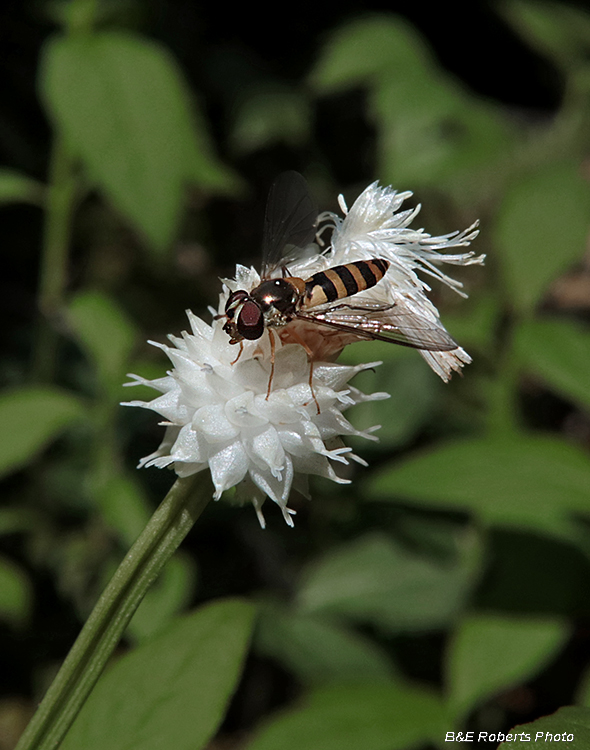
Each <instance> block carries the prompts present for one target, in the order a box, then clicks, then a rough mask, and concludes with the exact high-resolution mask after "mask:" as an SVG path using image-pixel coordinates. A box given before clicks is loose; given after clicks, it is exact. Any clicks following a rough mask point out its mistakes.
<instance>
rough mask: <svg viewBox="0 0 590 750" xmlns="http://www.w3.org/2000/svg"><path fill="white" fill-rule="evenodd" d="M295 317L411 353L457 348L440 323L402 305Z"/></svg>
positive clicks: (341, 308)
mask: <svg viewBox="0 0 590 750" xmlns="http://www.w3.org/2000/svg"><path fill="white" fill-rule="evenodd" d="M297 317H298V318H300V319H301V320H307V321H309V322H313V323H316V324H318V325H322V326H329V327H330V328H336V329H338V330H340V331H343V332H346V333H351V334H353V335H355V336H358V337H359V338H360V339H378V340H379V341H389V342H391V343H393V344H401V346H411V347H413V348H414V349H427V350H430V351H434V352H445V351H452V350H453V349H457V348H458V346H459V345H458V344H457V342H456V341H455V340H454V339H453V338H452V337H451V336H450V334H449V333H448V332H447V331H446V329H445V328H444V327H443V325H442V323H438V322H436V321H433V320H430V319H429V318H426V317H424V316H422V315H418V314H416V313H414V312H413V311H411V310H409V309H407V308H403V307H402V306H401V304H393V305H391V306H377V305H375V306H374V307H371V306H368V307H360V306H356V307H355V306H353V305H346V304H339V305H336V306H334V307H331V308H328V309H323V310H322V309H320V310H318V311H315V310H314V311H313V312H309V311H305V312H298V313H297Z"/></svg>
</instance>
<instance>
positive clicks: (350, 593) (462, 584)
mask: <svg viewBox="0 0 590 750" xmlns="http://www.w3.org/2000/svg"><path fill="white" fill-rule="evenodd" d="M462 555H463V556H464V559H463V560H461V559H459V560H458V561H456V562H450V563H449V561H445V562H444V563H441V562H437V561H436V560H433V559H431V558H428V557H425V556H420V555H416V554H411V553H410V552H407V551H405V550H403V549H402V548H401V547H399V546H397V545H395V544H394V543H393V542H392V541H391V540H390V539H389V538H388V537H387V536H385V535H384V534H380V533H375V534H366V535H365V536H363V537H361V538H360V539H358V540H356V541H354V542H348V543H347V544H346V545H343V546H342V547H341V548H338V549H336V550H334V551H332V552H330V553H328V554H327V555H326V556H325V557H324V558H322V559H320V560H319V561H317V562H316V563H315V564H314V565H313V566H312V567H311V568H310V569H309V571H308V573H307V575H306V576H305V578H304V581H303V583H302V585H301V589H300V592H299V596H298V603H299V607H300V609H301V611H302V612H305V613H309V614H318V613H324V614H329V615H331V616H337V617H339V618H347V619H350V620H352V621H355V622H365V623H366V622H370V623H373V624H375V625H377V626H378V627H379V628H382V629H384V630H386V631H393V632H400V631H404V630H413V631H415V630H418V629H428V628H435V627H440V626H441V625H443V624H446V623H447V622H448V621H449V620H450V619H452V617H453V616H454V615H455V614H456V612H457V610H458V609H460V607H461V605H462V603H463V601H464V599H465V597H466V595H467V593H468V591H469V589H470V586H471V584H472V583H473V578H474V574H475V573H476V572H477V570H478V565H477V562H478V557H477V555H476V554H473V553H472V552H471V550H470V549H469V542H468V543H467V545H466V549H465V550H463V551H462Z"/></svg>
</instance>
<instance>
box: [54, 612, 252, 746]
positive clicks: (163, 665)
mask: <svg viewBox="0 0 590 750" xmlns="http://www.w3.org/2000/svg"><path fill="white" fill-rule="evenodd" d="M253 614H254V612H253V608H252V607H251V606H250V605H249V604H247V603H245V602H243V601H239V600H226V601H220V602H216V603H214V604H210V605H208V606H206V607H203V608H201V609H199V610H198V611H197V612H194V613H193V614H191V615H188V616H186V617H182V618H180V619H178V620H177V621H176V622H175V623H174V624H173V625H171V626H170V627H169V628H167V629H166V631H165V632H163V633H162V634H160V635H159V636H157V637H156V638H155V639H154V640H152V641H150V642H149V643H146V644H144V645H142V646H140V647H138V648H136V649H134V650H133V651H131V652H130V653H129V654H127V655H125V656H123V657H122V658H121V659H119V661H118V662H117V663H116V664H115V665H114V666H113V667H112V668H111V669H109V670H108V671H107V673H106V674H105V675H104V676H103V677H102V678H101V680H100V681H99V682H98V684H97V686H96V687H95V688H94V691H93V692H92V694H91V695H90V698H89V699H88V701H87V703H86V704H85V705H84V707H83V708H82V711H81V712H80V714H79V715H78V718H77V719H76V721H75V722H74V724H73V726H72V728H71V730H70V732H69V733H68V735H67V736H66V738H65V740H64V742H63V745H62V748H63V750H74V749H76V750H77V749H78V748H81V747H83V748H85V750H131V748H138V749H139V748H141V750H161V749H162V748H168V747H169V748H174V750H184V749H186V750H198V748H202V747H204V746H205V745H206V744H207V743H208V742H209V740H210V739H211V737H212V736H213V735H214V733H215V731H216V730H217V727H218V726H219V724H220V722H221V720H222V718H223V715H224V713H225V710H226V707H227V704H228V702H229V699H230V698H231V695H232V693H233V691H234V690H235V688H236V684H237V681H238V679H239V676H240V672H241V669H242V663H243V660H244V657H245V654H246V650H247V647H248V640H249V637H250V633H251V629H252V619H253Z"/></svg>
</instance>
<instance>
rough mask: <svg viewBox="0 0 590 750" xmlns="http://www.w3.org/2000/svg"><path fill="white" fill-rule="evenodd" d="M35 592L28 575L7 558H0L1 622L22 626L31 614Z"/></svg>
mask: <svg viewBox="0 0 590 750" xmlns="http://www.w3.org/2000/svg"><path fill="white" fill-rule="evenodd" d="M32 604H33V590H32V586H31V583H30V581H29V579H28V577H27V575H26V573H25V572H24V571H23V570H22V569H21V568H19V567H18V566H17V565H15V564H14V563H13V562H12V561H10V560H7V559H6V558H0V621H1V620H4V621H7V622H9V623H10V624H11V625H16V626H18V625H22V624H23V623H25V622H26V621H27V619H28V618H29V616H30V614H31V607H32Z"/></svg>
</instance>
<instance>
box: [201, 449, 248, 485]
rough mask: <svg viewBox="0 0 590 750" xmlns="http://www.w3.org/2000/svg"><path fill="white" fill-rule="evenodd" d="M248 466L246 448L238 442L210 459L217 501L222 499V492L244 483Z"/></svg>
mask: <svg viewBox="0 0 590 750" xmlns="http://www.w3.org/2000/svg"><path fill="white" fill-rule="evenodd" d="M248 464H249V460H248V456H247V455H246V451H245V450H244V446H243V445H242V444H241V443H240V442H239V441H238V440H235V441H234V442H233V443H230V445H228V446H226V447H225V448H222V449H221V450H220V451H218V452H217V453H214V454H213V455H212V456H211V457H210V459H209V468H210V470H211V479H212V480H213V484H214V485H215V498H216V499H219V497H221V493H222V492H224V491H225V490H227V489H229V488H230V487H233V486H234V485H235V484H237V483H238V482H241V481H242V479H243V478H244V476H245V475H246V472H247V471H248Z"/></svg>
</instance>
